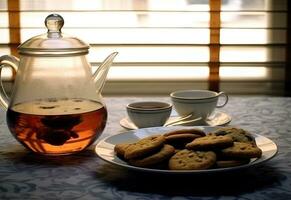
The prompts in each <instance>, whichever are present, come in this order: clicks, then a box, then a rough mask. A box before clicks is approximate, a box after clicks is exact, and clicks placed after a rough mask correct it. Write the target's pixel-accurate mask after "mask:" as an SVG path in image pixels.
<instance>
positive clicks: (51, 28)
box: [45, 14, 64, 32]
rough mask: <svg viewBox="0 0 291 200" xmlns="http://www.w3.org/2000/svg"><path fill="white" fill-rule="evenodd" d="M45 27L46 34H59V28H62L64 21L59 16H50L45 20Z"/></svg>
mask: <svg viewBox="0 0 291 200" xmlns="http://www.w3.org/2000/svg"><path fill="white" fill-rule="evenodd" d="M45 26H46V27H47V29H48V32H61V28H62V27H63V26H64V19H63V18H62V16H61V15H58V14H51V15H49V16H47V17H46V18H45Z"/></svg>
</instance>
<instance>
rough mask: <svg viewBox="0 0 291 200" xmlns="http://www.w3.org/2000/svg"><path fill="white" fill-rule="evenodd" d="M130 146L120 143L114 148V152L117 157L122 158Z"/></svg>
mask: <svg viewBox="0 0 291 200" xmlns="http://www.w3.org/2000/svg"><path fill="white" fill-rule="evenodd" d="M129 145H130V144H126V143H120V144H116V145H115V146H114V152H115V153H116V155H117V156H119V157H121V158H124V154H125V150H126V149H127V148H128V147H129Z"/></svg>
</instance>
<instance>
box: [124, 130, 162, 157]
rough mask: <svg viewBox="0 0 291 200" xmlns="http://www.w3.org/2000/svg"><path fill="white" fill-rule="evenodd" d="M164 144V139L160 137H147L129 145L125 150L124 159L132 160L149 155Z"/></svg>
mask: <svg viewBox="0 0 291 200" xmlns="http://www.w3.org/2000/svg"><path fill="white" fill-rule="evenodd" d="M164 142H165V137H164V136H162V135H157V136H149V137H146V138H144V139H141V140H139V141H137V142H136V143H133V144H130V145H129V147H127V148H126V149H125V152H124V158H125V159H133V158H138V157H143V156H146V155H149V154H150V153H152V152H154V151H156V150H158V149H160V148H161V147H162V146H163V145H164Z"/></svg>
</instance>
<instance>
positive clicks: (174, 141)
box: [165, 133, 201, 149]
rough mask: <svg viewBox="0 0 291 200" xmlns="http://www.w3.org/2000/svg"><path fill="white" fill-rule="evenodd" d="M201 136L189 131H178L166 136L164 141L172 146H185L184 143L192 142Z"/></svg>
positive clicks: (179, 147)
mask: <svg viewBox="0 0 291 200" xmlns="http://www.w3.org/2000/svg"><path fill="white" fill-rule="evenodd" d="M199 137H201V135H197V134H191V133H180V134H174V135H168V136H166V137H165V138H166V143H167V144H170V145H172V146H174V147H175V148H178V149H181V148H185V145H186V144H187V143H189V142H192V141H193V140H194V139H196V138H199Z"/></svg>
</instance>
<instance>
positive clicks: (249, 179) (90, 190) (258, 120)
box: [0, 96, 291, 200]
mask: <svg viewBox="0 0 291 200" xmlns="http://www.w3.org/2000/svg"><path fill="white" fill-rule="evenodd" d="M104 100H105V102H106V105H107V109H108V113H109V118H108V123H107V126H106V128H105V130H104V132H103V134H102V136H101V137H100V138H99V139H98V140H97V141H96V142H95V143H94V144H93V145H92V146H90V147H89V148H88V149H87V150H85V151H83V152H81V153H79V154H75V155H69V156H62V157H42V156H38V155H35V154H33V153H30V152H29V151H28V150H26V149H25V148H24V147H22V145H21V144H19V143H18V142H17V141H16V140H15V139H14V137H13V136H12V135H11V134H10V133H9V131H8V129H7V127H6V121H5V112H4V111H1V112H0V126H1V129H0V132H1V133H0V199H70V200H72V199H105V200H106V199H139V200H141V199H173V200H174V199H175V200H182V199H207V200H210V199H227V200H230V199H244V200H246V199H282V200H283V199H284V200H287V199H291V120H290V118H291V98H286V97H265V96H230V100H229V103H228V104H227V105H226V106H225V107H224V108H222V109H220V110H221V111H223V112H226V113H228V114H229V115H231V117H232V121H231V123H230V125H234V126H239V127H242V128H245V129H247V130H249V131H251V132H255V133H259V134H261V135H263V136H266V137H268V138H270V139H272V140H273V141H274V142H275V143H276V144H277V145H278V149H279V152H278V154H277V155H276V157H274V158H273V159H272V160H270V161H268V162H266V163H265V164H263V165H261V166H258V167H254V168H249V169H246V170H242V171H235V172H231V173H218V174H210V175H209V174H208V175H207V174H204V175H198V176H197V175H195V176H191V175H186V176H185V175H163V174H155V173H146V172H136V171H131V170H127V169H124V168H120V167H117V166H114V165H111V164H109V163H106V162H104V161H103V160H101V159H100V158H98V157H97V156H96V154H95V152H94V147H95V144H96V143H97V142H98V141H99V140H100V139H102V138H104V137H106V136H109V135H114V134H118V133H120V132H125V131H126V130H125V129H123V128H122V127H120V125H119V120H120V119H122V118H123V117H124V116H125V115H126V111H125V106H126V104H128V103H130V102H134V101H139V100H162V101H169V98H168V97H154V98H153V97H108V98H105V99H104Z"/></svg>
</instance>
